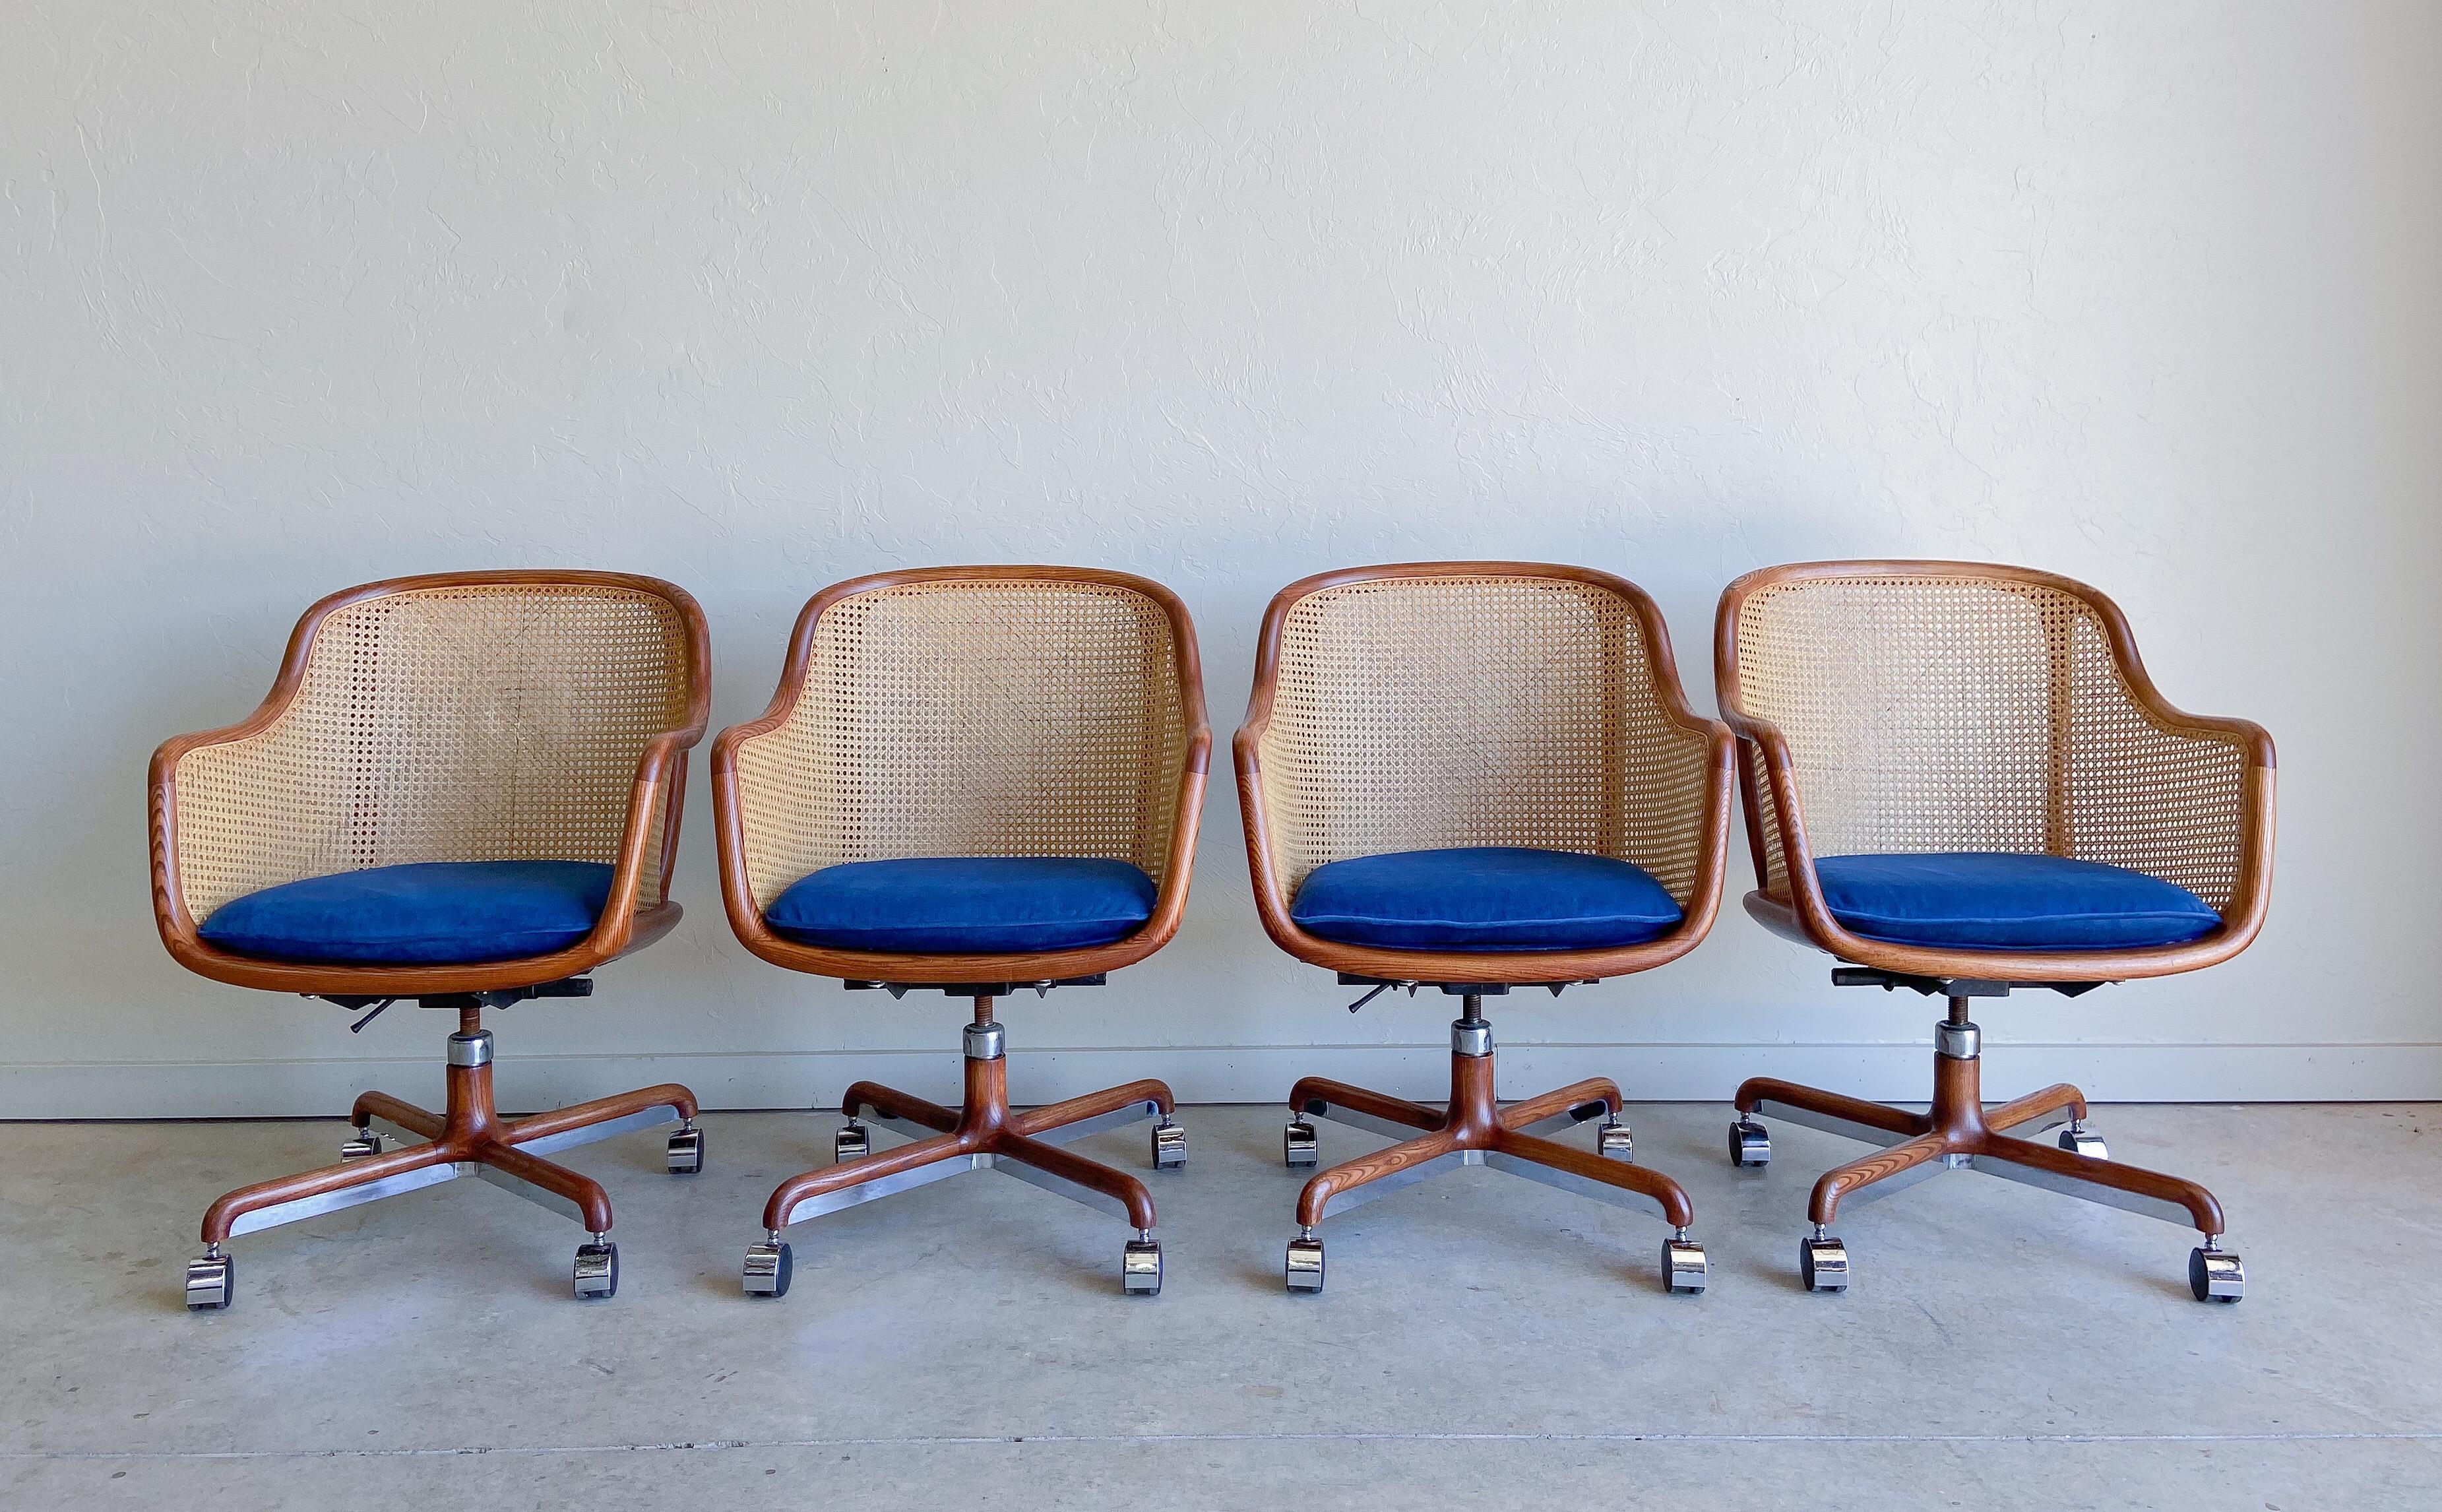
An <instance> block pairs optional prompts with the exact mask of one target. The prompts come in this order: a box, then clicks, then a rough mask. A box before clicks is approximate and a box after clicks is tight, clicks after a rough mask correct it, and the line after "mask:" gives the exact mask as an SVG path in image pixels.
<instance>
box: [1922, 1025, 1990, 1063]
mask: <svg viewBox="0 0 2442 1512" xmlns="http://www.w3.org/2000/svg"><path fill="white" fill-rule="evenodd" d="M1983 1049H1984V1033H1983V1031H1982V1030H1981V1029H1977V1027H1976V1026H1975V1025H1973V1024H1953V1023H1950V1022H1949V1021H1947V1020H1944V1021H1943V1022H1941V1023H1939V1024H1936V1025H1934V1027H1933V1053H1934V1054H1936V1055H1939V1056H1941V1057H1942V1058H1943V1059H1944V1060H1950V1061H1972V1060H1974V1059H1976V1058H1977V1056H1978V1055H1980V1054H1982V1053H1983Z"/></svg>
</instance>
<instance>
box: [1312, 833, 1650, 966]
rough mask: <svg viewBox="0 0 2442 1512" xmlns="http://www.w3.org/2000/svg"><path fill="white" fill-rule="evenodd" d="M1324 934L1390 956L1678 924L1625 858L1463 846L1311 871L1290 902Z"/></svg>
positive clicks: (1520, 945) (1571, 941)
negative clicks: (1398, 952)
mask: <svg viewBox="0 0 2442 1512" xmlns="http://www.w3.org/2000/svg"><path fill="white" fill-rule="evenodd" d="M1289 918H1291V919H1292V920H1296V921H1297V925H1298V927H1299V928H1301V929H1303V930H1304V931H1305V932H1306V933H1308V934H1310V935H1317V936H1320V937H1321V938H1324V939H1336V940H1339V941H1342V942H1343V943H1347V944H1352V945H1381V946H1386V947H1389V948H1391V949H1393V950H1485V951H1500V950H1594V949H1602V948H1606V947H1610V946H1614V945H1634V944H1639V943H1642V942H1643V941H1645V940H1649V939H1651V938H1654V937H1655V936H1657V935H1661V934H1664V933H1666V932H1667V931H1668V930H1670V929H1673V928H1675V927H1677V925H1678V923H1679V918H1680V915H1679V905H1678V903H1676V902H1673V901H1672V900H1671V897H1670V895H1669V894H1668V893H1667V892H1665V891H1663V889H1662V884H1660V883H1658V882H1655V881H1654V880H1653V879H1652V877H1651V876H1649V875H1648V874H1647V873H1646V872H1645V871H1643V870H1641V869H1640V868H1638V867H1636V866H1632V865H1630V864H1628V863H1627V862H1625V861H1613V860H1612V859H1611V858H1610V857H1608V856H1582V855H1578V854H1576V852H1574V851H1566V850H1528V849H1523V848H1521V847H1515V846H1467V847H1459V848H1456V849H1450V850H1400V851H1393V852H1391V853H1389V854H1387V855H1379V856H1356V857H1352V858H1350V859H1349V860H1346V861H1335V862H1332V863H1331V864H1329V865H1322V866H1317V867H1316V868H1314V870H1313V871H1312V872H1311V873H1309V874H1308V875H1307V877H1306V879H1305V882H1304V884H1303V885H1302V886H1300V887H1299V888H1298V891H1297V898H1296V900H1295V901H1294V902H1291V903H1290V905H1289Z"/></svg>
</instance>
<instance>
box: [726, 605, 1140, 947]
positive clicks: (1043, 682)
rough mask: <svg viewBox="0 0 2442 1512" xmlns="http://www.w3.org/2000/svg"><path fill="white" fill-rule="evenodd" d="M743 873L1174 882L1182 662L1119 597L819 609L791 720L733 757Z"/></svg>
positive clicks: (763, 876) (762, 888)
mask: <svg viewBox="0 0 2442 1512" xmlns="http://www.w3.org/2000/svg"><path fill="white" fill-rule="evenodd" d="M736 762H737V764H736V771H737V779H738V814H739V819H740V831H741V838H742V842H743V849H744V861H745V867H746V874H747V877H748V880H749V883H750V885H751V887H752V890H753V892H754V896H755V902H756V906H757V907H758V908H760V907H765V906H768V905H769V904H770V903H771V902H772V900H773V899H775V898H776V897H777V896H779V894H780V893H781V891H782V890H783V889H785V888H787V887H788V886H789V884H792V883H793V882H795V881H796V880H797V879H799V878H800V877H803V876H806V875H807V874H808V873H811V872H813V871H816V870H819V869H821V868H822V867H825V866H830V865H840V864H842V863H845V862H854V861H886V860H893V859H897V858H902V857H909V856H1066V857H1085V858H1096V859H1102V860H1110V861H1125V862H1129V863H1132V864H1133V865H1136V866H1138V867H1139V868H1140V869H1142V870H1143V871H1144V873H1145V874H1146V875H1147V876H1149V877H1151V878H1152V879H1153V881H1154V884H1155V885H1156V886H1159V885H1161V884H1162V883H1163V882H1164V881H1165V880H1166V878H1167V875H1168V872H1169V869H1170V846H1171V832H1172V827H1173V825H1174V824H1175V821H1176V817H1177V804H1178V797H1179V785H1180V781H1181V778H1182V775H1183V772H1184V768H1185V765H1186V719H1185V701H1184V698H1183V696H1182V693H1181V689H1180V683H1179V647H1178V645H1177V642H1176V639H1175V636H1174V635H1173V632H1172V628H1171V622H1170V617H1169V615H1168V614H1167V613H1165V612H1164V610H1163V609H1162V606H1161V605H1159V604H1157V603H1156V602H1155V601H1154V600H1153V599H1151V598H1148V597H1147V596H1145V595H1144V594H1142V593H1139V592H1136V591H1135V590H1133V589H1130V588H1127V587H1125V586H1123V585H1121V584H1116V583H1110V582H1104V581H1097V580H1090V579H1063V578H1056V577H1032V576H1012V577H1009V578H993V577H955V578H938V579H919V580H913V581H902V582H898V583H893V584H887V585H884V586H881V587H877V588H873V589H870V590H867V591H866V592H859V593H853V594H850V595H849V596H847V597H846V598H842V599H840V600H838V601H837V602H835V603H833V604H831V605H829V607H828V608H826V609H825V610H823V611H822V616H821V618H820V620H819V621H818V622H817V623H816V625H815V627H814V631H813V639H812V644H811V647H810V650H809V654H808V656H807V659H806V670H805V682H804V683H803V685H802V686H801V688H800V690H799V692H798V696H797V701H796V704H795V706H794V707H793V709H792V710H791V711H790V713H789V715H788V718H787V719H786V720H785V721H784V722H783V723H781V724H780V725H779V726H778V727H776V728H775V729H773V730H770V731H767V732H766V733H764V734H762V735H758V736H756V737H754V738H750V739H748V740H746V741H744V742H742V743H741V744H739V745H738V748H737V757H736Z"/></svg>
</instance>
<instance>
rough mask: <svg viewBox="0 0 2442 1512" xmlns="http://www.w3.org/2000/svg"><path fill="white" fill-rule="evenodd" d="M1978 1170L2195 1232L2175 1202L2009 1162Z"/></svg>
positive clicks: (1982, 1165)
mask: <svg viewBox="0 0 2442 1512" xmlns="http://www.w3.org/2000/svg"><path fill="white" fill-rule="evenodd" d="M1976 1169H1977V1170H1978V1171H1981V1172H1983V1173H1984V1174H1985V1175H1988V1176H1999V1177H2000V1178H2001V1179H2002V1180H2004V1181H2015V1182H2018V1183H2020V1184H2021V1185H2024V1186H2030V1187H2041V1188H2043V1189H2044V1190H2045V1191H2046V1192H2057V1193H2060V1194H2061V1195H2063V1196H2065V1197H2075V1198H2077V1199H2078V1200H2079V1201H2081V1202H2099V1203H2101V1204H2102V1205H2103V1206H2105V1207H2106V1208H2119V1209H2122V1210H2123V1211H2128V1212H2136V1213H2142V1214H2143V1215H2145V1216H2146V1217H2148V1218H2160V1219H2161V1220H2162V1221H2163V1222H2164V1223H2174V1224H2178V1226H2179V1227H2180V1228H2182V1229H2193V1228H2195V1227H2196V1218H2195V1216H2194V1215H2193V1214H2191V1213H2190V1212H2189V1211H2188V1210H2187V1209H2186V1208H2184V1207H2181V1206H2180V1205H2179V1204H2178V1203H2176V1202H2164V1201H2163V1200H2162V1199H2161V1198H2160V1197H2148V1196H2144V1195H2141V1193H2134V1192H2123V1191H2121V1190H2120V1189H2119V1188H2117V1187H2106V1186H2101V1185H2098V1184H2096V1183H2095V1182H2092V1181H2085V1180H2081V1179H2079V1178H2078V1177H2076V1176H2068V1175H2053V1174H2052V1173H2051V1172H2050V1171H2038V1170H2036V1169H2034V1168H2033V1167H2032V1166H2023V1165H2012V1164H2011V1163H2009V1162H2008V1161H2006V1160H1987V1161H1980V1162H1978V1163H1977V1167H1976Z"/></svg>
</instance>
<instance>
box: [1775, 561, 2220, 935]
mask: <svg viewBox="0 0 2442 1512" xmlns="http://www.w3.org/2000/svg"><path fill="white" fill-rule="evenodd" d="M1737 614H1738V621H1737V626H1736V631H1737V637H1738V639H1737V667H1738V701H1739V704H1740V712H1742V713H1744V714H1746V715H1748V716H1751V717H1753V718H1756V719H1759V720H1767V721H1769V722H1770V723H1772V724H1774V725H1777V726H1778V728H1779V729H1780V731H1781V733H1782V734H1783V735H1784V736H1785V737H1786V738H1787V739H1788V742H1789V748H1790V755H1791V759H1792V761H1793V763H1794V770H1795V790H1796V793H1797V804H1798V811H1799V815H1800V817H1801V819H1802V821H1803V824H1804V827H1805V832H1806V841H1807V845H1808V847H1809V848H1810V849H1811V851H1812V852H1813V854H1814V855H1817V856H1839V855H1856V854H1862V853H1868V852H1903V851H1946V850H1996V851H2015V852H2022V853H2028V854H2049V855H2057V856H2070V857H2076V858H2078V859H2081V860H2087V861H2099V862H2105V863H2108V864H2110V865H2118V866H2126V867H2129V868H2131V869H2133V870H2137V871H2141V872H2145V873H2147V874H2149V875H2152V876H2156V877H2160V878H2162V879H2163V880H2165V881H2168V882H2173V883H2177V884H2179V885H2180V886H2183V887H2186V888H2187V889H2189V890H2190V891H2192V892H2194V893H2196V895H2197V896H2198V897H2200V898H2202V899H2203V900H2204V901H2205V902H2208V903H2210V904H2212V905H2213V906H2214V907H2215V908H2220V909H2227V907H2228V906H2229V904H2230V902H2231V897H2232V892H2233V891H2234V890H2235V888H2236V886H2237V882H2238V872H2239V847H2240V842H2241V837H2242V830H2243V825H2242V810H2243V807H2244V804H2245V800H2246V792H2247V759H2248V758H2247V751H2246V747H2245V745H2244V743H2243V742H2242V741H2240V740H2238V739H2236V738H2211V737H2204V736H2199V735H2196V734H2193V733H2190V732H2186V731H2181V730H2175V729H2172V728H2169V727H2168V726H2166V725H2165V724H2164V723H2163V722H2162V721H2161V720H2159V719H2157V718H2156V716H2155V715H2154V714H2153V713H2152V712H2151V711H2149V710H2148V709H2147V707H2146V706H2145V704H2144V703H2143V702H2142V701H2140V700H2139V699H2138V698H2137V697H2136V696H2135V694H2134V693H2132V691H2131V690H2130V687H2129V684H2128V682H2127V679H2126V678H2125V677H2124V676H2123V673H2122V671H2121V667H2120V663H2119V661H2118V659H2117V658H2116V657H2115V656H2114V655H2113V652H2112V645H2111V637H2110V633H2109V631H2108V629H2107V628H2105V619H2104V616H2103V613H2102V611H2100V610H2097V609H2096V608H2095V606H2094V605H2092V604H2090V603H2088V602H2087V600H2086V599H2085V598H2083V597H2081V596H2079V595H2078V594H2076V593H2074V592H2068V591H2067V590H2065V589H2063V588H2060V587H2057V586H2055V585H2054V584H2052V583H2050V582H2036V581H2022V580H2014V579H2011V578H2007V577H1993V576H1965V575H1962V576H1945V575H1941V574H1923V575H1916V574H1907V575H1899V574H1894V575H1890V576H1821V577H1805V576H1800V577H1796V578H1792V579H1786V580H1782V581H1779V582H1776V583H1769V584H1767V585H1765V586H1763V587H1761V588H1759V589H1758V590H1756V591H1755V592H1752V593H1750V594H1749V595H1748V596H1747V597H1746V598H1745V600H1744V601H1743V602H1742V603H1741V604H1740V606H1739V608H1738V610H1737ZM1748 758H1749V760H1750V762H1751V763H1754V764H1753V765H1752V766H1751V769H1750V773H1749V774H1750V776H1751V777H1753V778H1756V779H1758V780H1757V781H1756V784H1755V787H1754V789H1753V790H1752V791H1754V792H1756V793H1757V794H1758V795H1759V818H1760V819H1761V821H1762V827H1763V829H1764V831H1765V853H1766V862H1767V865H1766V873H1767V875H1766V878H1765V883H1766V886H1767V887H1768V888H1769V889H1771V890H1773V891H1776V892H1779V891H1784V890H1785V879H1786V869H1785V865H1784V860H1783V857H1782V856H1781V853H1780V834H1781V816H1780V815H1778V814H1777V813H1775V812H1774V811H1773V806H1772V803H1771V798H1770V792H1769V789H1768V788H1767V787H1766V786H1765V785H1764V784H1763V783H1762V781H1761V780H1760V779H1761V777H1762V775H1763V769H1762V767H1761V765H1760V756H1759V754H1758V753H1757V752H1755V751H1753V750H1750V752H1749V753H1748Z"/></svg>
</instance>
